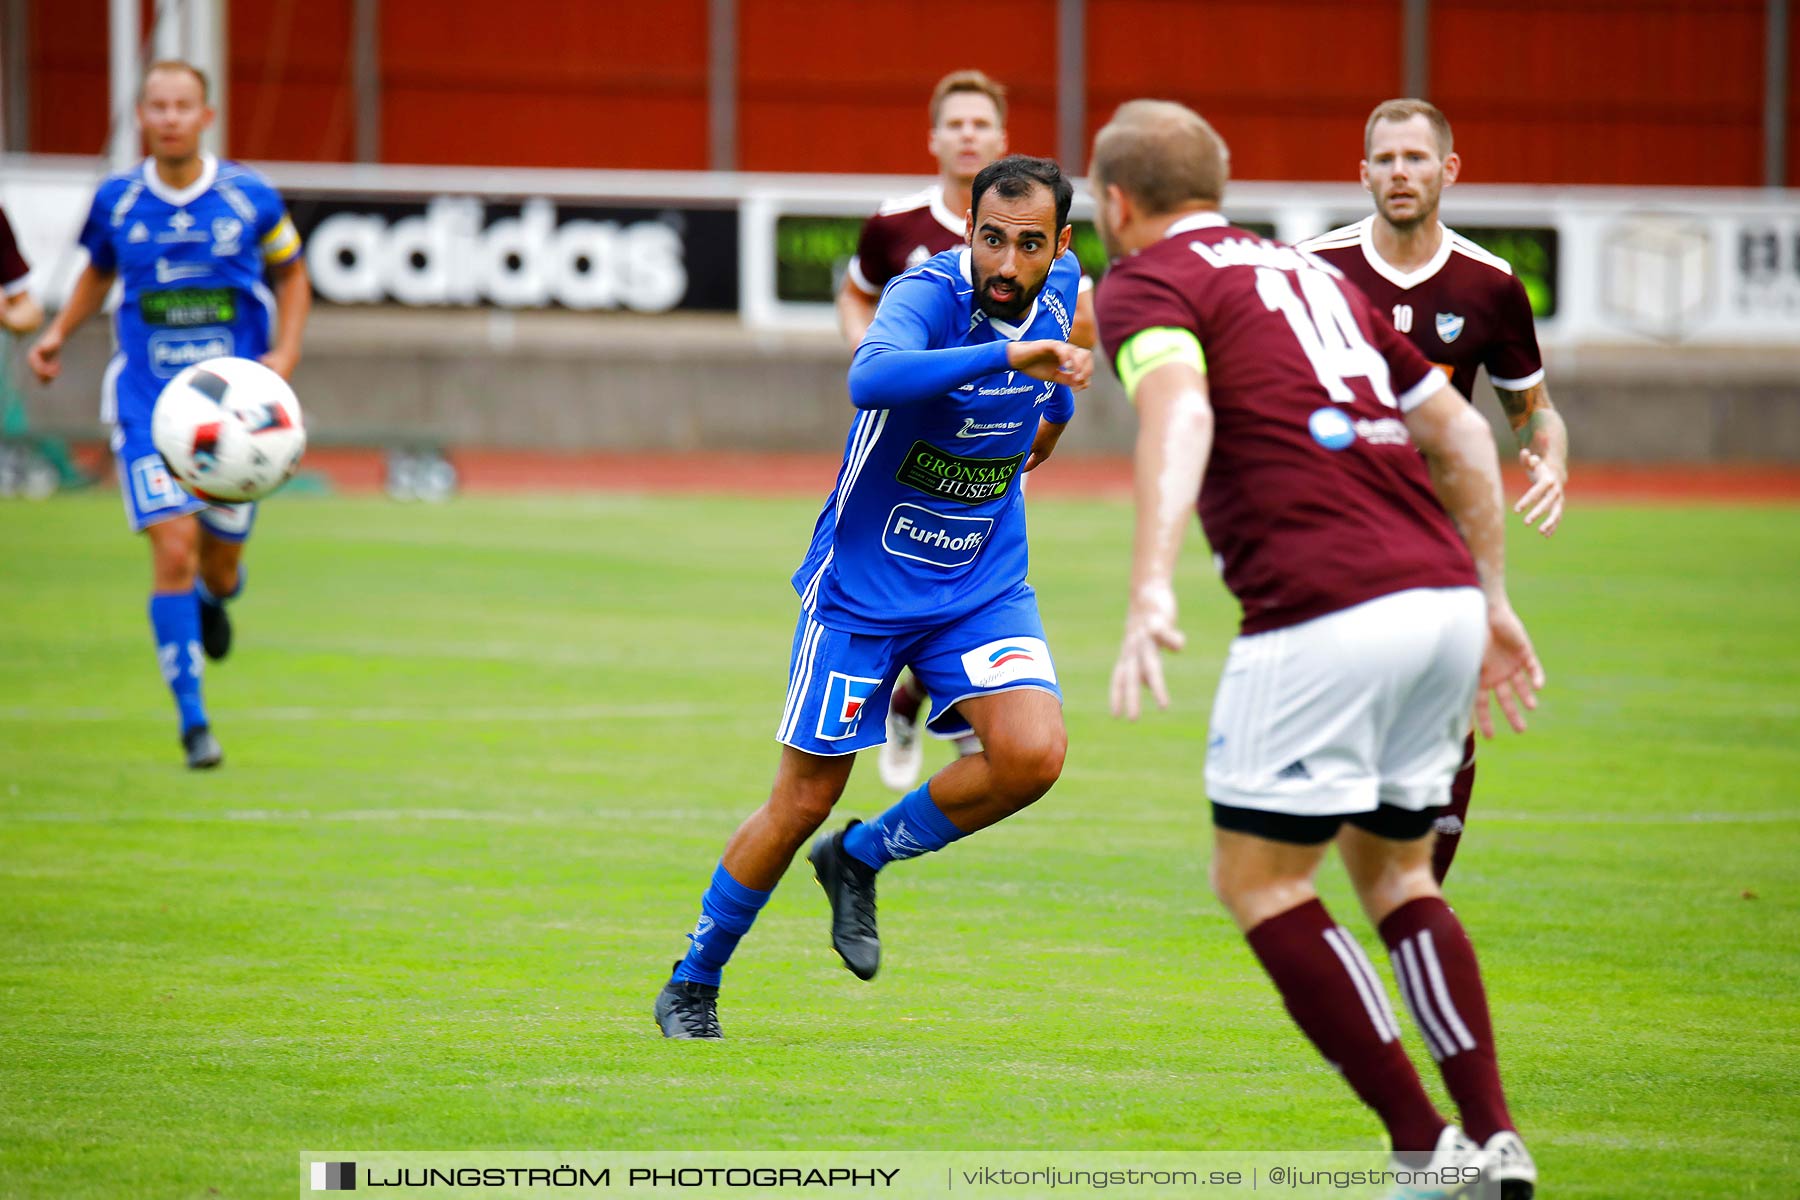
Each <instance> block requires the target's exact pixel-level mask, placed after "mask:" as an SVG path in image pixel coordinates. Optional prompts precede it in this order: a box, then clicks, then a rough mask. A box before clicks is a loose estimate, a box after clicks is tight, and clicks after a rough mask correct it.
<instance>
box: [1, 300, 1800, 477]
mask: <svg viewBox="0 0 1800 1200" xmlns="http://www.w3.org/2000/svg"><path fill="white" fill-rule="evenodd" d="M107 353H108V343H107V335H106V333H105V332H104V330H103V329H102V327H101V326H100V324H99V323H97V322H96V323H94V324H92V325H90V326H89V327H88V328H87V329H84V330H83V331H82V333H81V334H80V335H79V336H78V338H77V339H76V341H75V342H74V343H73V344H72V345H71V346H70V348H69V350H68V351H67V359H68V361H67V366H66V368H65V372H64V378H63V379H62V381H61V382H59V383H58V384H57V385H56V386H55V387H53V388H48V389H46V388H40V387H38V386H36V385H35V384H22V385H21V387H22V391H23V393H24V395H25V397H26V403H27V411H28V413H29V415H30V418H31V421H32V425H33V427H34V428H36V429H40V430H47V431H54V432H59V433H63V434H65V435H70V436H75V437H83V438H87V437H94V436H98V434H99V433H100V429H99V426H98V423H97V412H98V388H99V380H100V375H101V371H102V368H103V366H104V362H105V357H106V354H107ZM848 361H849V355H848V352H847V351H846V350H845V349H844V348H843V346H842V345H841V344H839V342H838V341H837V339H836V338H835V337H832V336H829V335H820V334H812V335H795V334H787V335H773V334H753V333H749V332H746V331H744V330H743V329H741V328H740V327H739V326H738V324H737V322H736V321H735V320H733V319H730V318H720V317H678V316H663V317H643V318H640V317H592V316H582V315H576V314H567V313H555V314H543V313H538V314H531V315H529V316H513V315H510V314H507V313H504V312H492V313H490V312H487V311H446V312H419V311H405V310H397V309H396V310H384V309H368V310H350V309H324V310H320V311H318V312H317V313H316V314H315V316H314V318H313V322H312V324H311V326H310V328H309V331H308V337H307V351H306V360H305V361H304V362H303V363H302V364H301V367H300V372H299V376H298V378H297V380H296V385H297V389H298V391H299V393H300V397H301V400H302V403H303V404H304V405H305V407H306V411H307V418H308V419H307V423H308V426H309V428H310V430H311V431H312V434H313V437H314V438H315V439H316V440H317V442H318V443H320V444H345V445H374V444H388V443H394V442H411V441H419V442H430V443H435V444H441V445H446V446H458V445H463V446H484V447H506V448H520V449H544V450H559V449H560V450H572V451H573V450H638V449H646V450H659V451H681V450H698V449H708V450H723V449H735V450H835V449H837V448H839V447H840V446H841V445H842V443H843V438H844V434H845V431H846V430H847V429H848V427H849V420H850V410H849V403H848V401H847V400H846V398H845V395H844V371H845V368H846V366H847V365H848ZM15 372H17V365H15ZM1549 372H1550V374H1549V383H1550V390H1551V395H1552V396H1553V398H1554V399H1555V401H1556V403H1557V405H1558V407H1559V408H1561V409H1562V410H1563V412H1564V414H1565V416H1566V418H1567V420H1568V423H1569V426H1570V429H1571V431H1572V439H1573V441H1574V446H1575V455H1576V457H1577V458H1578V459H1585V460H1587V461H1592V462H1600V461H1610V462H1684V463H1692V462H1732V461H1738V462H1766V463H1795V464H1800V339H1797V341H1796V344H1795V346H1794V347H1792V348H1791V349H1781V350H1721V349H1711V350H1696V349H1693V348H1682V347H1656V346H1631V347H1588V348H1581V349H1576V350H1567V351H1564V352H1562V353H1560V354H1556V355H1553V356H1552V357H1551V358H1550V361H1549ZM1477 400H1478V403H1479V404H1480V407H1481V409H1482V411H1483V412H1484V413H1486V414H1488V415H1489V416H1490V417H1492V418H1493V419H1494V421H1495V427H1496V429H1497V430H1500V431H1501V433H1502V435H1503V440H1502V442H1501V444H1502V446H1510V445H1512V442H1511V440H1510V437H1509V436H1507V435H1506V434H1505V427H1504V424H1503V423H1502V422H1501V420H1500V415H1499V406H1498V405H1497V404H1496V403H1494V402H1493V400H1492V397H1491V394H1490V393H1488V391H1487V386H1486V384H1485V382H1484V383H1482V384H1481V385H1480V387H1479V391H1478V395H1477ZM1131 437H1132V417H1131V413H1130V410H1129V407H1128V405H1127V404H1126V403H1125V401H1124V399H1123V397H1122V396H1121V395H1120V394H1119V392H1118V389H1117V387H1116V385H1115V384H1114V383H1113V382H1112V380H1111V378H1110V376H1106V377H1105V378H1103V379H1101V380H1100V381H1099V382H1098V383H1097V384H1096V386H1095V387H1094V388H1093V389H1092V390H1090V391H1089V392H1088V393H1087V394H1086V395H1085V396H1084V397H1082V400H1081V403H1080V405H1079V415H1078V417H1077V424H1076V426H1075V427H1074V428H1072V429H1071V430H1070V432H1069V435H1068V436H1067V438H1066V439H1065V441H1064V443H1063V452H1064V453H1075V454H1081V453H1108V454H1117V453H1124V452H1127V451H1129V449H1130V446H1131Z"/></svg>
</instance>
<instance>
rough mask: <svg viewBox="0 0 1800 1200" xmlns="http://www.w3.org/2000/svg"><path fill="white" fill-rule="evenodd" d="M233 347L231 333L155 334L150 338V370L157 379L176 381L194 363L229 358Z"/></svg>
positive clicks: (167, 331) (220, 331) (204, 331)
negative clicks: (176, 377)
mask: <svg viewBox="0 0 1800 1200" xmlns="http://www.w3.org/2000/svg"><path fill="white" fill-rule="evenodd" d="M234 346H235V343H234V342H233V340H232V337H231V331H230V330H229V329H206V330H195V331H193V332H191V333H175V332H173V331H169V330H165V331H163V332H161V333H153V334H151V335H150V370H151V372H152V373H153V374H155V375H156V376H157V377H158V378H161V379H173V378H174V377H175V376H177V375H179V374H181V372H182V370H183V369H184V368H186V367H191V366H193V365H194V364H195V363H202V362H206V361H207V360H208V359H213V358H226V357H228V356H229V355H230V354H231V352H232V349H233V347H234Z"/></svg>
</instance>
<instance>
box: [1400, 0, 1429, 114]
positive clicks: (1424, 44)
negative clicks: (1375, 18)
mask: <svg viewBox="0 0 1800 1200" xmlns="http://www.w3.org/2000/svg"><path fill="white" fill-rule="evenodd" d="M1430 87H1431V0H1406V7H1405V9H1404V10H1403V12H1402V13H1401V17H1400V94H1401V95H1402V96H1416V97H1418V98H1419V99H1421V100H1423V99H1425V98H1426V96H1425V93H1426V92H1427V90H1429V89H1430Z"/></svg>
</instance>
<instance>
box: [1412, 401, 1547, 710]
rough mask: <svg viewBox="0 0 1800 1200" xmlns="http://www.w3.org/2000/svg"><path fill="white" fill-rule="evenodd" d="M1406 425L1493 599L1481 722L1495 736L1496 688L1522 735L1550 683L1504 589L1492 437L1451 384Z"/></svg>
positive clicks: (1500, 502) (1502, 536)
mask: <svg viewBox="0 0 1800 1200" xmlns="http://www.w3.org/2000/svg"><path fill="white" fill-rule="evenodd" d="M1406 427H1407V429H1408V431H1410V432H1411V434H1412V439H1413V441H1414V443H1416V444H1417V445H1418V447H1419V449H1420V450H1421V451H1423V452H1424V454H1425V461H1426V464H1427V465H1428V466H1429V467H1430V469H1431V483H1432V487H1433V488H1434V489H1435V490H1436V492H1437V496H1438V500H1439V501H1440V502H1441V503H1442V504H1443V506H1444V509H1445V511H1447V512H1448V513H1449V514H1450V518H1451V520H1453V521H1455V522H1456V527H1457V529H1458V530H1459V531H1460V532H1461V533H1462V537H1463V541H1464V542H1466V543H1467V544H1468V547H1469V554H1470V556H1471V557H1472V558H1473V559H1474V560H1475V574H1476V575H1477V576H1478V577H1479V578H1480V580H1481V590H1482V593H1483V594H1484V595H1485V596H1486V597H1487V608H1488V644H1487V650H1486V653H1485V654H1484V655H1483V658H1482V664H1481V686H1480V691H1479V693H1478V694H1477V698H1476V702H1475V723H1476V724H1477V725H1479V726H1480V728H1481V733H1482V736H1483V737H1490V738H1491V737H1493V736H1494V722H1493V716H1492V714H1491V713H1490V711H1489V708H1488V697H1489V694H1490V693H1492V695H1493V697H1494V699H1496V700H1498V701H1499V703H1500V709H1501V711H1502V712H1503V713H1505V714H1506V720H1507V724H1509V725H1511V726H1512V728H1513V729H1514V730H1515V731H1516V732H1519V733H1523V732H1525V710H1527V709H1532V708H1536V707H1537V689H1539V688H1541V687H1543V686H1544V668H1543V667H1542V666H1541V665H1540V664H1539V663H1538V659H1537V653H1536V652H1535V651H1534V650H1533V649H1532V646H1531V638H1530V636H1529V635H1528V634H1527V633H1526V632H1525V626H1524V623H1523V622H1521V621H1520V620H1519V617H1518V614H1516V613H1514V612H1513V609H1512V602H1511V600H1510V599H1508V597H1507V594H1506V527H1505V517H1504V511H1505V503H1506V502H1505V500H1504V499H1502V497H1501V494H1500V466H1499V463H1498V461H1497V460H1496V459H1495V457H1494V435H1493V433H1492V432H1491V431H1490V430H1489V429H1488V425H1487V422H1486V421H1484V420H1482V418H1481V417H1480V416H1479V415H1477V414H1476V412H1475V410H1474V409H1472V408H1470V407H1469V406H1468V404H1466V403H1465V402H1464V401H1463V399H1462V397H1460V396H1458V395H1457V394H1456V393H1455V392H1454V391H1452V390H1451V389H1450V388H1449V387H1448V386H1445V387H1440V388H1439V389H1438V390H1437V391H1436V392H1433V393H1432V394H1431V396H1430V397H1428V398H1427V399H1426V400H1425V402H1424V403H1422V404H1420V405H1419V406H1418V407H1416V408H1414V409H1413V410H1412V411H1411V412H1409V413H1407V414H1406Z"/></svg>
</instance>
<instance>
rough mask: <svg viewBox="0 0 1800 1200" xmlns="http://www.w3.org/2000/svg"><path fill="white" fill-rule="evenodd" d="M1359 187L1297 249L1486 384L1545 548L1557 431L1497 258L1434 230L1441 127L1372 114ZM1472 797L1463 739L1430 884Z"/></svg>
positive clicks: (1510, 277)
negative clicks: (1363, 206) (1351, 219)
mask: <svg viewBox="0 0 1800 1200" xmlns="http://www.w3.org/2000/svg"><path fill="white" fill-rule="evenodd" d="M1363 155H1364V157H1363V161H1362V182H1363V187H1365V188H1367V189H1368V191H1369V194H1370V195H1371V196H1373V197H1374V199H1375V212H1374V214H1373V215H1372V216H1368V217H1365V218H1363V219H1362V220H1361V221H1358V222H1357V223H1356V224H1354V225H1346V226H1344V227H1343V228H1341V229H1334V230H1332V231H1331V232H1330V233H1326V234H1321V235H1320V236H1319V237H1316V238H1314V239H1312V240H1311V241H1308V242H1303V243H1302V244H1301V248H1302V249H1305V250H1310V251H1312V252H1313V253H1314V254H1317V255H1318V256H1319V257H1321V258H1323V259H1324V260H1325V261H1326V262H1329V263H1330V264H1331V265H1332V266H1334V267H1336V268H1337V269H1338V270H1340V271H1342V272H1343V273H1344V276H1345V278H1347V279H1349V280H1350V282H1352V283H1354V284H1356V286H1357V287H1359V288H1361V289H1362V291H1363V294H1364V295H1366V296H1368V298H1369V299H1370V300H1371V301H1372V302H1373V303H1374V305H1375V308H1376V310H1377V311H1378V312H1380V313H1381V314H1382V315H1383V316H1384V317H1386V318H1387V319H1388V321H1389V322H1390V323H1391V324H1392V325H1393V326H1394V328H1395V329H1396V330H1398V331H1399V332H1400V333H1401V334H1402V335H1403V336H1405V337H1406V338H1407V340H1409V341H1410V342H1412V344H1413V345H1414V346H1415V347H1417V348H1418V350H1419V352H1420V353H1422V354H1423V355H1424V356H1425V357H1426V358H1427V359H1429V360H1430V361H1431V362H1433V363H1435V364H1436V365H1437V366H1438V367H1439V368H1440V369H1442V370H1443V371H1444V372H1445V373H1446V374H1448V375H1449V377H1450V383H1451V386H1453V387H1454V388H1455V389H1456V390H1457V391H1458V392H1461V393H1462V395H1463V398H1464V399H1473V396H1474V390H1475V374H1476V372H1477V371H1478V370H1479V369H1480V368H1482V367H1484V366H1485V367H1486V368H1487V372H1488V382H1489V383H1491V384H1493V385H1494V393H1495V395H1497V396H1498V397H1499V398H1500V404H1501V407H1503V408H1504V409H1505V410H1506V418H1507V420H1508V421H1509V422H1510V423H1511V425H1512V428H1513V433H1514V435H1515V436H1516V437H1517V438H1518V442H1519V462H1520V464H1521V465H1522V466H1523V467H1524V468H1525V471H1526V473H1527V475H1528V476H1529V477H1530V480H1531V486H1530V487H1529V488H1528V489H1527V490H1526V492H1525V494H1524V495H1523V496H1522V497H1520V498H1519V501H1518V503H1517V504H1515V505H1514V506H1513V510H1514V511H1515V512H1522V513H1524V514H1525V523H1526V524H1527V525H1530V524H1531V523H1532V522H1534V521H1538V520H1539V519H1540V518H1541V520H1542V523H1541V524H1539V525H1538V529H1539V531H1540V532H1542V533H1543V534H1544V535H1545V536H1546V537H1548V536H1549V535H1550V534H1552V533H1554V532H1555V531H1556V527H1557V525H1558V523H1560V522H1561V520H1562V513H1563V489H1564V486H1565V485H1566V484H1567V482H1568V478H1569V431H1568V428H1567V427H1566V426H1565V425H1564V424H1563V419H1562V414H1561V413H1559V412H1557V411H1556V408H1555V407H1554V406H1553V405H1552V404H1551V403H1550V393H1549V391H1548V390H1547V389H1546V388H1545V386H1544V362H1543V358H1542V356H1541V355H1540V354H1539V353H1538V342H1537V329H1536V326H1535V325H1534V324H1533V322H1532V316H1531V300H1530V298H1529V297H1528V296H1527V295H1526V294H1525V287H1524V285H1523V284H1521V283H1520V282H1519V280H1518V277H1517V276H1515V275H1514V274H1513V270H1512V266H1511V265H1510V264H1509V263H1507V261H1506V260H1505V259H1503V258H1500V257H1498V256H1496V255H1494V254H1490V253H1489V252H1488V251H1486V250H1484V249H1482V248H1481V247H1480V246H1477V245H1476V244H1475V243H1474V242H1471V241H1470V240H1469V239H1468V238H1465V237H1463V236H1461V235H1460V234H1458V233H1457V232H1456V231H1455V230H1453V229H1449V228H1446V227H1445V226H1444V224H1443V223H1442V222H1441V221H1439V220H1438V202H1439V200H1440V199H1441V198H1442V196H1443V191H1444V188H1445V187H1446V186H1447V185H1449V184H1452V183H1455V182H1456V176H1457V173H1458V172H1459V171H1461V169H1462V160H1461V158H1460V157H1459V156H1458V155H1457V154H1456V152H1455V150H1454V149H1453V142H1452V139H1451V135H1450V122H1449V121H1447V120H1446V119H1445V118H1444V114H1443V113H1441V112H1439V111H1438V110H1437V108H1436V107H1435V106H1434V105H1432V104H1430V103H1427V102H1426V101H1424V100H1388V101H1384V102H1383V103H1381V104H1378V105H1376V106H1375V110H1374V111H1373V112H1371V113H1370V114H1369V120H1368V124H1367V125H1366V126H1365V128H1364V131H1363ZM1474 790H1475V737H1474V735H1473V734H1471V735H1470V736H1469V741H1468V745H1467V746H1466V747H1465V752H1464V756H1463V765H1462V769H1461V770H1460V771H1458V772H1457V775H1456V782H1455V783H1454V784H1453V785H1452V786H1451V789H1450V806H1449V807H1448V808H1447V809H1446V810H1445V811H1444V814H1443V815H1442V816H1441V817H1439V818H1438V822H1437V834H1438V837H1437V842H1436V844H1435V845H1434V846H1433V848H1432V869H1433V870H1434V871H1436V873H1437V878H1438V882H1439V883H1442V882H1443V881H1444V877H1445V876H1446V875H1448V874H1449V873H1450V863H1451V861H1452V860H1453V859H1454V858H1455V857H1456V850H1457V847H1458V846H1459V845H1461V843H1462V833H1463V828H1464V824H1465V822H1466V821H1467V820H1468V812H1469V797H1470V795H1471V794H1472V793H1473V792H1474Z"/></svg>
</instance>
